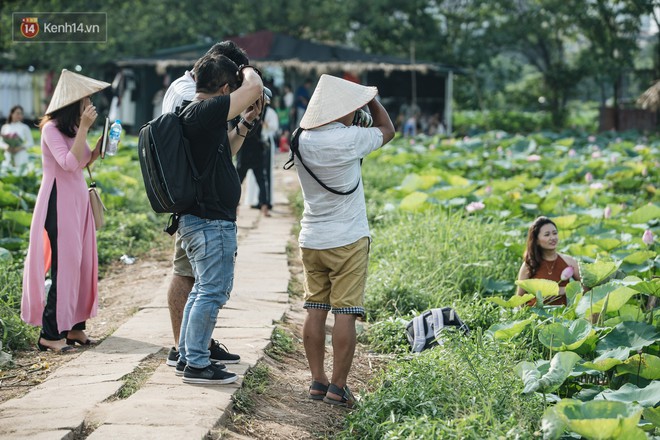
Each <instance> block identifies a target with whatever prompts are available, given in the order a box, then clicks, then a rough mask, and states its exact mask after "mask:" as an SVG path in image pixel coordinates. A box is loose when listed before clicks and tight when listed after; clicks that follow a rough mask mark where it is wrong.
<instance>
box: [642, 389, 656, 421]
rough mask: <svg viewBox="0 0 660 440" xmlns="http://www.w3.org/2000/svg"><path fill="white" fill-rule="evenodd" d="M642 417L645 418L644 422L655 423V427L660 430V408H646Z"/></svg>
mask: <svg viewBox="0 0 660 440" xmlns="http://www.w3.org/2000/svg"><path fill="white" fill-rule="evenodd" d="M658 392H660V391H658ZM642 416H644V420H646V421H647V422H651V423H653V425H655V427H656V428H660V407H658V408H644V412H643V413H642Z"/></svg>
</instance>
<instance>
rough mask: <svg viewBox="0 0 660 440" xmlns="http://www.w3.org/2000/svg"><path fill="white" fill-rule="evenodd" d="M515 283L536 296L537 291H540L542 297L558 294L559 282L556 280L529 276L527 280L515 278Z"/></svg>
mask: <svg viewBox="0 0 660 440" xmlns="http://www.w3.org/2000/svg"><path fill="white" fill-rule="evenodd" d="M516 285H517V286H519V287H520V288H521V289H523V290H524V291H525V292H527V293H531V294H532V295H534V296H536V293H537V292H540V293H541V295H542V296H543V298H547V297H549V296H556V295H559V284H557V282H556V281H551V280H544V279H537V278H530V279H527V280H517V281H516Z"/></svg>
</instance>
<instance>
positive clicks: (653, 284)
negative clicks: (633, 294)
mask: <svg viewBox="0 0 660 440" xmlns="http://www.w3.org/2000/svg"><path fill="white" fill-rule="evenodd" d="M630 287H631V288H632V289H633V290H636V291H638V292H641V293H646V294H647V295H655V296H660V278H654V279H652V280H649V281H642V282H641V283H637V284H635V285H633V286H630Z"/></svg>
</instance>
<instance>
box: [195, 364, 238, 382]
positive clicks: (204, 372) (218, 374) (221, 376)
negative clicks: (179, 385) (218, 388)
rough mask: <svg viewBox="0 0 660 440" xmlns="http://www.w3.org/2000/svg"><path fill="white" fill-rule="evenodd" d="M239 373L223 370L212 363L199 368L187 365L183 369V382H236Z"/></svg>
mask: <svg viewBox="0 0 660 440" xmlns="http://www.w3.org/2000/svg"><path fill="white" fill-rule="evenodd" d="M237 380H238V375H236V374H235V373H230V372H229V371H225V370H221V369H220V368H218V366H217V365H214V364H210V365H209V366H208V367H206V368H203V369H199V368H192V367H190V366H187V365H186V368H185V369H184V370H183V383H195V384H201V385H225V384H228V383H232V382H236V381H237Z"/></svg>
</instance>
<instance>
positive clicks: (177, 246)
mask: <svg viewBox="0 0 660 440" xmlns="http://www.w3.org/2000/svg"><path fill="white" fill-rule="evenodd" d="M173 273H174V275H178V276H180V277H189V278H195V274H194V273H193V269H192V266H191V265H190V261H189V260H188V255H187V254H186V251H184V250H183V248H182V247H181V235H179V233H178V232H177V233H176V240H175V241H174V270H173Z"/></svg>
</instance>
